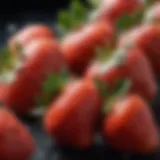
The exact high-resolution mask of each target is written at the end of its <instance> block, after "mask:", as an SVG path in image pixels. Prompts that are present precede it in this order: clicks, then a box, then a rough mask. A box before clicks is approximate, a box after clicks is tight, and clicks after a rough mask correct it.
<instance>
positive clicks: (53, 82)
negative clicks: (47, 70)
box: [36, 70, 69, 106]
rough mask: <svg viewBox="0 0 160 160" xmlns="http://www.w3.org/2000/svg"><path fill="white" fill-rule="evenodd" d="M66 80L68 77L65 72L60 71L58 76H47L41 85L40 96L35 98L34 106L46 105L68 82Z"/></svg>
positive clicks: (54, 74) (53, 74)
mask: <svg viewBox="0 0 160 160" xmlns="http://www.w3.org/2000/svg"><path fill="white" fill-rule="evenodd" d="M68 78H69V75H68V72H67V71H66V70H62V71H61V72H60V73H59V74H56V73H52V74H50V75H48V78H47V79H46V80H45V82H44V83H43V84H42V92H41V94H40V95H38V96H37V97H36V104H37V105H38V106H46V105H48V104H49V103H50V102H51V101H52V99H53V98H55V97H56V96H57V94H58V93H59V92H60V91H61V89H62V88H63V86H64V85H65V84H66V83H67V82H68Z"/></svg>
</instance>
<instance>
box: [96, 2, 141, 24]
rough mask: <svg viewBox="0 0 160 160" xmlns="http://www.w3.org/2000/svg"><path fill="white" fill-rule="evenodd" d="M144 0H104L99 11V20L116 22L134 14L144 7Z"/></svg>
mask: <svg viewBox="0 0 160 160" xmlns="http://www.w3.org/2000/svg"><path fill="white" fill-rule="evenodd" d="M143 4H144V2H143V0H127V1H126V0H102V1H101V3H100V7H99V9H98V11H97V18H98V19H105V20H110V21H111V22H115V21H116V20H118V19H119V18H120V17H121V16H123V15H125V14H133V13H135V11H137V10H138V9H140V8H142V7H143Z"/></svg>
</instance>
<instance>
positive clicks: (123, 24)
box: [116, 10, 144, 35]
mask: <svg viewBox="0 0 160 160" xmlns="http://www.w3.org/2000/svg"><path fill="white" fill-rule="evenodd" d="M143 16H144V12H143V11H142V10H140V11H138V12H137V13H136V14H134V15H127V14H126V15H123V16H122V17H121V18H120V19H119V20H118V21H117V22H116V28H117V29H116V30H117V35H119V34H120V33H121V32H123V31H125V30H126V29H130V28H131V27H132V26H134V25H137V24H139V23H141V21H142V19H143Z"/></svg>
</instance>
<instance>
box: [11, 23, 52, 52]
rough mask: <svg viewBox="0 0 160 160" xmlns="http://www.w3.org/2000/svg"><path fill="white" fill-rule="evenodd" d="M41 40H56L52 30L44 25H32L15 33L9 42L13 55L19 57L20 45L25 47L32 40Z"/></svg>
mask: <svg viewBox="0 0 160 160" xmlns="http://www.w3.org/2000/svg"><path fill="white" fill-rule="evenodd" d="M40 38H54V33H53V31H52V29H51V28H49V27H48V26H46V25H43V24H32V25H28V26H26V27H24V28H22V29H21V30H20V31H18V32H17V33H15V34H14V35H13V36H12V37H11V38H10V39H9V41H8V45H9V47H10V51H11V53H13V54H14V55H17V53H18V45H20V46H21V47H25V46H26V45H27V44H28V43H30V42H31V41H32V40H36V39H40Z"/></svg>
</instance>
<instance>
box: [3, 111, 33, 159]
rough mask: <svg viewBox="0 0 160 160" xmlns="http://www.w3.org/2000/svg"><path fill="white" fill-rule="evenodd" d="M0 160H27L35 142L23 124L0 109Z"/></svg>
mask: <svg viewBox="0 0 160 160" xmlns="http://www.w3.org/2000/svg"><path fill="white" fill-rule="evenodd" d="M0 137H1V141H0V159H3V160H28V159H29V158H30V157H31V155H32V153H33V151H34V149H35V142H34V140H33V138H32V136H31V135H30V133H29V132H28V130H27V129H26V128H24V126H23V124H21V122H20V121H18V120H17V119H16V117H15V116H14V115H12V114H11V113H10V112H8V111H7V110H5V109H3V108H1V109H0Z"/></svg>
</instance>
